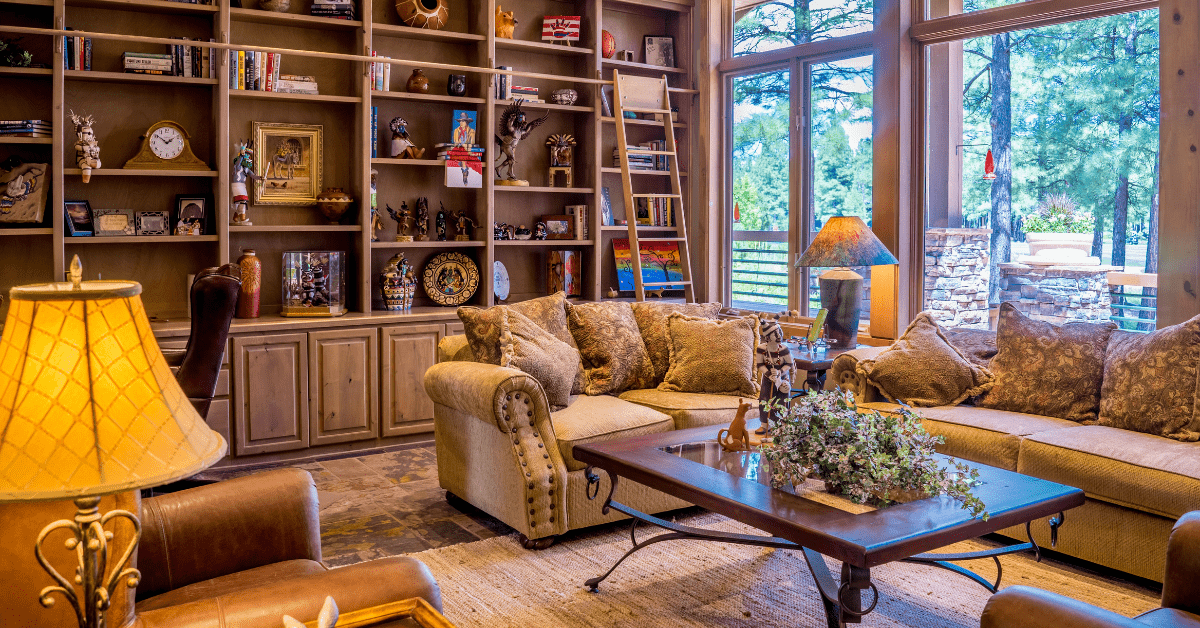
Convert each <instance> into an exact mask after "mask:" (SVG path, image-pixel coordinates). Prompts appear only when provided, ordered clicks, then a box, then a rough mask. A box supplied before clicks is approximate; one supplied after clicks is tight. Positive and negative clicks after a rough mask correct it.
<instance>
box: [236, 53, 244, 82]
mask: <svg viewBox="0 0 1200 628" xmlns="http://www.w3.org/2000/svg"><path fill="white" fill-rule="evenodd" d="M237 55H238V56H237V88H238V89H246V51H244V50H239V51H238V53H237Z"/></svg>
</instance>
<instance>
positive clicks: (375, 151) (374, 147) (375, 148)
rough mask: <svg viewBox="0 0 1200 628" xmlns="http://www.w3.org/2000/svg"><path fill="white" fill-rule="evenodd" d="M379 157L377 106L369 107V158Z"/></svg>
mask: <svg viewBox="0 0 1200 628" xmlns="http://www.w3.org/2000/svg"><path fill="white" fill-rule="evenodd" d="M378 157H379V107H371V159H376V158H378Z"/></svg>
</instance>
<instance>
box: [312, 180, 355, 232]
mask: <svg viewBox="0 0 1200 628" xmlns="http://www.w3.org/2000/svg"><path fill="white" fill-rule="evenodd" d="M353 203H354V197H353V196H350V195H349V194H346V191H345V190H343V189H342V188H325V189H324V190H322V191H321V193H320V194H318V195H317V209H319V210H321V214H322V215H323V216H325V219H326V220H328V221H329V224H331V225H336V224H340V221H341V219H342V215H343V214H345V213H346V210H348V209H350V205H352V204H353Z"/></svg>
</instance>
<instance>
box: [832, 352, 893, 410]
mask: <svg viewBox="0 0 1200 628" xmlns="http://www.w3.org/2000/svg"><path fill="white" fill-rule="evenodd" d="M886 350H887V347H861V348H858V349H851V350H850V351H847V352H845V353H843V354H841V355H839V356H838V357H836V358H834V359H833V366H832V367H830V369H829V377H828V379H827V380H826V384H825V387H826V388H833V387H838V388H841V389H842V390H848V391H850V392H852V393H854V399H855V401H857V402H858V403H871V402H874V401H886V399H884V398H883V395H880V394H879V390H878V389H876V388H875V386H873V385H871V384H870V383H869V382H867V376H866V375H863V374H862V373H859V372H858V368H857V367H858V363H859V362H860V361H862V360H869V359H872V358H874V357H875V356H877V355H879V354H880V353H883V352H884V351H886Z"/></svg>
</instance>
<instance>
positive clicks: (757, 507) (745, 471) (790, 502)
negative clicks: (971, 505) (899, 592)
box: [574, 426, 1084, 628]
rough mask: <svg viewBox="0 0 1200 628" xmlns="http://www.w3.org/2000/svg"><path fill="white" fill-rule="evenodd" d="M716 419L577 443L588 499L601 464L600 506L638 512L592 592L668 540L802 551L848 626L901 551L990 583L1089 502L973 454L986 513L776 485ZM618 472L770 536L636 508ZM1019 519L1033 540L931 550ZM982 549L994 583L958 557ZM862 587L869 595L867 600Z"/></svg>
mask: <svg viewBox="0 0 1200 628" xmlns="http://www.w3.org/2000/svg"><path fill="white" fill-rule="evenodd" d="M718 429H720V426H710V427H699V428H693V429H688V430H679V431H675V432H668V433H665V434H649V435H645V436H635V437H631V438H624V439H617V440H612V441H607V442H601V443H591V444H586V445H577V446H576V447H575V450H574V454H575V459H576V460H578V461H580V462H583V463H584V464H586V465H588V466H587V470H586V476H587V479H588V498H589V499H593V500H594V499H596V498H597V497H598V496H599V495H598V493H599V491H600V477H599V476H598V475H597V474H596V469H597V468H599V469H603V470H604V471H605V473H606V474H607V475H608V476H609V479H610V482H611V488H610V491H609V494H608V497H607V498H606V499H605V500H604V505H603V506H602V508H603V511H604V513H605V514H607V513H608V512H609V511H610V510H616V511H618V512H622V513H624V514H626V515H629V516H630V517H632V518H633V523H632V528H631V530H630V538H631V539H632V541H633V548H632V549H630V550H629V552H628V553H626V554H625V555H624V556H622V557H621V558H620V560H618V561H617V562H616V563H615V564H614V565H613V566H612V568H610V569H609V570H608V572H606V573H605V574H603V575H601V576H598V577H595V578H592V579H590V580H588V581H587V582H586V583H585V584H586V585H587V586H588V587H590V588H591V589H592V590H593V591H596V590H597V589H598V587H599V585H600V583H601V582H602V581H603V580H604V579H605V578H607V577H608V576H609V574H611V573H612V572H613V570H615V569H616V568H617V566H618V565H620V564H621V563H622V562H623V561H624V560H625V559H626V558H628V557H629V556H630V555H631V554H633V553H634V552H636V551H638V550H640V549H642V548H644V547H646V546H648V545H652V544H654V543H659V542H662V541H671V540H679V539H692V540H704V541H717V542H722V543H736V544H741V545H757V546H763V547H776V548H786V549H793V550H800V551H802V552H803V555H804V558H805V561H806V562H807V563H808V567H809V570H810V571H811V572H812V575H813V579H814V580H815V581H816V583H817V588H818V589H819V590H820V593H821V597H822V599H823V601H824V604H825V615H826V619H827V620H828V625H829V626H830V628H840V627H842V626H845V625H846V624H847V623H857V622H859V621H860V619H861V617H862V616H863V615H866V614H867V613H870V612H871V611H872V610H874V608H875V605H876V604H877V603H878V602H879V591H878V589H876V587H875V585H874V584H873V583H872V582H871V568H872V567H877V566H879V565H883V564H886V563H890V562H895V561H909V562H918V563H925V564H930V565H934V566H937V567H941V568H944V569H949V570H951V571H955V572H957V573H960V574H962V575H964V576H967V577H968V578H970V579H971V580H973V581H975V582H977V583H979V584H980V585H982V586H984V587H985V588H987V589H988V590H989V591H992V592H994V591H995V590H996V588H997V587H999V586H1000V577H1001V576H1002V571H1001V570H1000V567H1001V565H1000V558H999V557H1000V556H1003V555H1005V554H1013V553H1017V552H1023V551H1033V552H1035V554H1036V555H1037V557H1038V559H1039V560H1040V559H1041V553H1040V550H1039V548H1038V546H1037V544H1036V543H1035V542H1034V541H1033V537H1032V535H1030V534H1029V524H1030V522H1032V521H1033V520H1035V519H1039V518H1042V517H1050V527H1051V539H1052V543H1053V541H1054V540H1056V539H1057V531H1058V527H1059V526H1061V525H1062V524H1063V521H1064V516H1063V512H1064V511H1066V510H1068V509H1070V508H1074V507H1076V506H1081V505H1083V501H1084V497H1083V491H1081V490H1079V489H1077V488H1072V487H1070V486H1063V485H1061V484H1055V483H1054V482H1048V481H1046V480H1041V479H1038V478H1034V477H1030V476H1027V475H1021V474H1019V473H1015V472H1012V471H1006V470H1003V469H997V468H995V467H989V466H986V465H980V464H974V463H971V464H972V466H973V467H975V468H977V469H979V480H980V482H979V483H978V484H977V485H976V486H975V487H974V492H975V495H976V496H978V497H979V498H980V499H982V500H983V502H984V503H985V504H986V505H987V510H988V512H989V514H990V517H989V519H988V520H987V521H983V520H981V519H974V518H972V517H971V515H970V513H968V512H967V511H966V510H965V509H963V508H962V507H961V506H960V505H959V504H958V502H955V501H954V500H953V499H951V498H949V497H945V496H938V497H933V498H929V499H923V500H919V501H913V502H908V503H904V504H897V505H894V506H890V507H887V508H880V509H864V508H862V507H857V505H854V504H849V502H848V500H841V498H838V497H835V496H830V495H828V494H824V493H817V492H811V491H805V490H803V489H801V490H796V489H790V490H789V489H776V488H772V487H771V486H770V485H769V480H768V478H767V477H765V476H766V473H764V472H762V470H761V468H760V458H759V456H760V455H759V454H758V453H757V452H736V453H725V452H723V451H722V450H721V448H720V445H718V444H717V442H716V435H717V431H718ZM619 478H625V479H627V480H631V481H633V482H638V483H640V484H644V485H646V486H648V487H650V488H653V489H657V490H659V491H662V492H664V493H667V494H668V495H673V496H675V497H678V498H680V499H683V500H685V501H688V502H691V503H693V504H695V505H697V506H701V507H704V508H707V509H708V510H711V511H713V512H716V513H719V514H721V515H724V516H726V517H729V518H731V519H735V520H737V521H740V522H742V523H745V524H747V525H750V526H753V527H755V528H758V529H759V530H762V531H764V532H766V533H767V534H768V535H771V536H766V535H753V534H736V533H729V532H721V531H715V530H706V529H702V528H695V527H690V526H686V525H681V524H678V523H674V522H670V521H666V520H664V519H660V518H658V517H655V516H653V515H649V514H646V513H643V512H640V511H638V510H635V509H633V508H630V507H628V506H626V505H624V504H621V503H619V502H617V501H614V500H613V492H614V491H615V490H616V487H617V483H618V479H619ZM863 510H867V512H862V511H863ZM856 512H857V514H856ZM641 523H645V524H651V525H654V526H657V527H659V528H662V529H664V530H666V532H665V533H663V534H659V535H657V536H653V537H650V538H647V539H644V540H641V541H639V540H638V538H637V527H638V525H639V524H641ZM1022 524H1023V525H1024V526H1025V531H1026V535H1028V536H1029V541H1028V542H1026V543H1016V544H1013V545H1008V546H1004V547H999V548H995V549H989V550H983V551H978V552H962V553H929V552H932V551H933V550H936V549H938V548H941V547H945V546H947V545H951V544H953V543H957V542H959V541H965V540H968V539H973V538H976V537H979V536H982V535H984V534H989V533H992V532H996V531H997V530H1001V529H1003V528H1007V527H1009V526H1014V525H1022ZM822 555H824V556H828V557H830V558H833V559H835V560H838V561H841V563H842V569H841V580H840V582H838V581H836V580H835V579H834V578H833V575H832V574H831V573H830V571H829V568H828V567H827V566H826V564H825V561H824V559H823V558H822ZM979 558H992V559H993V560H995V562H996V567H997V573H996V580H995V582H989V581H988V580H987V579H985V578H984V577H983V576H980V575H979V574H976V573H975V572H972V571H970V570H968V569H966V568H965V567H962V566H959V565H955V564H954V563H956V562H958V561H964V560H972V559H979ZM864 590H869V591H870V594H871V598H870V600H869V604H866V605H864V599H863V598H864V596H863V591H864Z"/></svg>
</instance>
